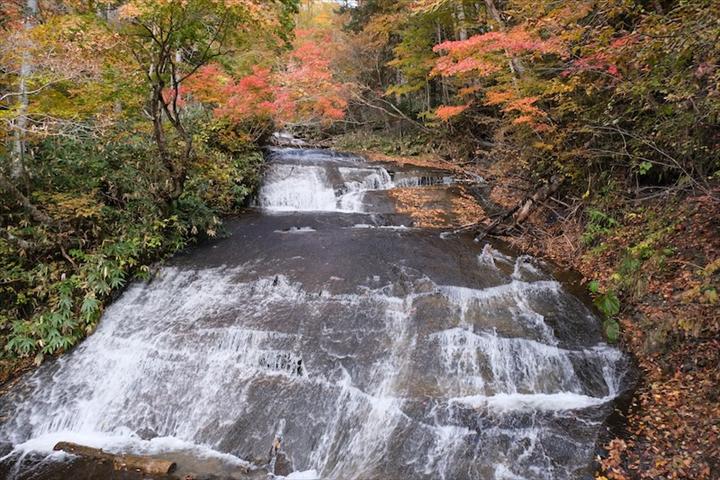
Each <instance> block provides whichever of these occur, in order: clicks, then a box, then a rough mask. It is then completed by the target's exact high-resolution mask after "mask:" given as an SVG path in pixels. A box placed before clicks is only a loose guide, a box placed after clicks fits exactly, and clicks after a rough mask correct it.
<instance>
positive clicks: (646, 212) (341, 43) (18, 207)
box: [0, 0, 720, 479]
mask: <svg viewBox="0 0 720 480" xmlns="http://www.w3.org/2000/svg"><path fill="white" fill-rule="evenodd" d="M0 9H1V11H0V32H1V35H2V36H1V37H0V122H2V128H0V159H1V160H2V161H1V164H0V190H1V191H2V197H1V198H0V272H1V273H2V276H1V277H0V345H1V346H2V354H1V355H2V358H3V359H2V364H3V366H4V375H5V376H6V377H7V376H8V375H10V373H11V372H13V371H14V370H15V369H16V368H17V366H18V364H20V365H25V364H29V363H33V362H34V363H40V362H42V361H43V359H44V358H45V357H46V356H48V355H54V354H58V353H62V352H64V351H67V350H68V349H70V348H71V347H72V346H73V345H75V344H76V343H77V342H78V341H80V340H81V339H82V338H84V337H85V335H87V334H89V333H91V332H92V331H93V329H94V327H95V326H96V324H97V321H98V320H99V318H100V315H101V313H102V310H103V308H104V306H105V305H107V303H108V302H109V301H111V300H112V298H113V297H114V296H115V295H117V293H118V292H120V291H121V289H122V288H123V286H124V285H126V284H127V283H128V282H129V281H130V280H132V279H133V278H148V277H149V276H150V275H151V274H152V268H151V266H152V265H153V263H154V262H156V261H157V260H159V259H162V258H164V257H166V256H168V255H171V254H173V253H174V252H177V251H179V250H181V249H183V248H185V247H186V246H188V245H189V244H191V243H192V242H195V241H198V240H203V239H206V238H210V237H214V236H216V235H221V234H222V217H223V216H224V215H230V214H233V213H237V212H238V211H240V210H241V209H242V208H243V207H244V206H245V205H247V202H248V201H249V200H250V199H251V198H252V196H253V193H254V190H255V188H256V187H257V185H258V182H259V179H260V177H261V173H262V155H261V152H260V150H259V147H261V146H262V145H264V144H265V143H266V142H267V140H268V137H269V135H270V134H271V133H272V132H273V131H274V130H276V129H281V128H284V129H288V130H289V131H292V132H294V133H296V134H298V135H301V136H303V137H305V138H307V139H310V140H311V141H313V142H316V143H318V144H324V145H335V146H337V147H340V148H345V149H349V150H357V151H367V152H373V153H381V154H384V155H391V156H400V157H418V156H419V157H423V156H431V157H433V158H435V159H436V161H437V162H441V163H445V164H451V165H452V166H453V168H457V169H459V170H460V171H463V172H467V173H468V175H470V176H471V177H472V178H476V177H477V176H478V175H479V176H482V177H483V178H485V180H486V181H487V182H488V183H489V184H490V185H491V186H492V194H491V200H492V201H493V202H495V204H497V205H498V206H499V208H501V209H504V211H505V212H510V213H513V212H512V211H513V209H516V208H517V206H518V205H522V204H523V203H524V202H527V199H528V198H529V197H531V196H532V195H533V193H534V192H536V191H538V189H542V188H543V187H546V188H547V187H548V186H550V185H552V186H553V194H552V195H549V196H548V197H547V198H546V199H543V201H542V202H538V203H540V204H539V205H535V206H534V208H535V207H537V208H535V210H534V212H533V215H532V216H529V217H528V218H527V219H523V220H524V221H523V222H522V223H520V222H517V221H516V220H517V216H516V215H514V216H510V217H508V218H505V219H502V220H504V221H505V222H504V223H506V225H504V226H503V228H502V229H496V230H495V231H494V232H489V231H488V230H489V229H490V228H491V227H493V228H495V227H496V226H497V225H496V220H497V218H478V219H477V224H476V225H470V226H469V227H470V229H474V230H476V231H477V232H479V233H481V234H487V233H492V234H494V235H499V236H502V237H503V238H505V239H506V240H508V241H509V242H510V243H512V244H513V245H515V246H516V247H518V248H520V249H523V250H526V251H529V252H531V253H533V254H536V255H541V256H544V257H546V258H550V259H552V260H554V261H556V262H558V263H560V264H562V265H565V266H568V267H572V268H574V269H577V270H579V271H580V272H581V273H582V274H583V275H584V276H585V277H586V279H587V280H588V284H587V286H588V289H589V290H590V291H591V293H592V295H593V296H594V298H595V303H596V306H597V307H598V309H599V311H600V312H601V313H602V314H603V316H604V326H605V331H606V334H607V336H608V338H609V339H610V340H611V341H621V342H623V344H624V345H625V348H626V349H628V350H629V351H631V352H633V353H634V354H635V355H636V356H637V357H638V362H639V364H640V366H641V368H642V370H643V372H644V379H643V380H642V382H641V386H640V388H639V390H638V393H637V394H636V398H635V404H636V407H637V408H636V410H632V409H631V413H630V417H629V420H628V432H626V433H627V435H626V437H624V438H618V439H615V440H613V442H614V443H611V444H609V446H608V450H607V452H606V454H605V455H604V458H603V459H602V462H601V463H602V473H603V476H606V477H607V478H611V479H613V478H614V479H623V478H629V477H640V478H693V479H709V478H714V477H715V476H717V475H720V465H718V458H720V451H718V448H719V447H718V445H720V440H719V437H718V436H719V435H720V425H719V424H718V423H717V418H718V417H719V415H718V403H720V402H719V401H718V399H719V397H718V395H720V394H719V393H718V390H717V385H718V383H719V382H720V378H718V375H719V373H718V371H717V370H718V369H717V365H718V362H720V353H718V352H719V351H720V314H718V306H717V305H718V288H720V286H719V285H720V256H719V255H718V252H719V251H720V245H719V244H718V243H719V242H720V224H719V221H720V220H719V210H720V208H719V206H718V205H719V198H720V191H719V190H718V183H719V180H720V148H719V147H720V68H719V65H718V62H719V60H720V42H719V40H720V4H718V2H716V1H712V0H605V1H599V0H577V1H574V2H557V1H554V0H534V1H532V2H531V1H528V0H478V1H461V0H400V1H386V0H364V1H357V2H344V3H343V2H322V1H312V0H303V1H299V0H274V1H259V0H186V1H183V2H179V1H173V0H163V1H152V0H129V1H116V0H97V1H80V0H71V1H60V0H13V1H10V2H3V4H2V6H1V7H0ZM18 362H19V363H18ZM634 408H635V407H634ZM632 412H636V413H632ZM678 412H680V413H678ZM633 415H634V416H633Z"/></svg>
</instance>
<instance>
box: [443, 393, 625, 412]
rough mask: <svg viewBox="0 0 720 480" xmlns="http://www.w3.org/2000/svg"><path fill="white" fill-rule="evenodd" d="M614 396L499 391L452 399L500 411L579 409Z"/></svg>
mask: <svg viewBox="0 0 720 480" xmlns="http://www.w3.org/2000/svg"><path fill="white" fill-rule="evenodd" d="M612 398H613V397H602V398H597V397H590V396H588V395H582V394H579V393H572V392H558V393H498V394H496V395H490V396H485V395H473V396H467V397H459V398H453V399H452V401H454V402H457V403H462V404H465V405H468V406H471V407H473V408H481V407H488V408H490V409H493V410H496V411H499V412H508V411H519V410H523V411H528V410H539V411H562V410H579V409H583V408H589V407H594V406H597V405H602V404H604V403H607V402H608V401H610V400H611V399H612Z"/></svg>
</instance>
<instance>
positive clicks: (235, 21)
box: [120, 0, 297, 202]
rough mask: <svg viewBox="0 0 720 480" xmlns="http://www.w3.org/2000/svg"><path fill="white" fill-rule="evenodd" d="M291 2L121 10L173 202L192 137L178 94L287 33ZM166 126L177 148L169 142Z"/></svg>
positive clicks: (198, 2)
mask: <svg viewBox="0 0 720 480" xmlns="http://www.w3.org/2000/svg"><path fill="white" fill-rule="evenodd" d="M296 9H297V3H296V1H295V0H276V1H270V2H265V1H256V0H242V1H236V0H222V1H215V0H189V1H184V2H180V1H169V2H155V1H149V0H131V1H129V2H128V3H126V4H124V5H123V6H122V7H121V9H120V17H121V19H123V20H124V21H125V22H126V23H127V28H125V29H124V30H123V35H124V36H125V38H126V39H127V41H128V42H129V43H130V45H131V49H132V52H133V55H134V57H135V60H136V62H137V65H138V68H139V69H140V70H141V71H143V72H144V73H145V75H146V80H147V84H148V87H149V90H150V92H149V100H148V108H147V113H148V115H149V117H150V118H151V120H152V125H153V136H154V139H155V144H156V146H157V149H158V155H159V156H160V159H161V161H162V164H163V165H164V167H165V170H166V172H167V174H168V182H167V186H166V188H164V191H163V194H162V196H163V197H164V199H165V201H166V202H172V201H173V200H175V199H177V198H178V197H179V196H180V195H181V194H182V192H183V188H184V184H185V181H186V179H187V172H188V168H189V163H190V161H191V159H192V157H193V136H192V132H190V131H188V128H187V125H186V124H185V122H184V119H183V110H182V107H181V105H180V102H179V97H180V95H179V93H180V91H181V88H182V84H183V82H185V81H186V80H187V79H188V78H189V77H190V76H192V75H193V74H194V73H196V72H197V71H198V70H199V69H200V68H201V67H203V66H205V65H207V64H208V63H210V62H211V61H212V60H215V59H220V58H222V57H224V56H227V55H228V54H230V53H232V52H233V51H235V49H238V48H242V47H243V45H247V44H248V43H250V42H254V41H257V38H263V37H264V38H265V39H267V40H272V38H271V37H275V38H278V39H282V38H284V37H286V35H287V29H288V27H289V23H288V19H289V18H290V16H289V15H290V14H291V13H293V12H295V11H296ZM165 122H167V123H169V125H170V126H171V127H172V129H173V131H174V133H175V134H176V136H177V139H178V141H179V144H180V147H179V148H178V149H176V148H174V145H172V144H171V143H170V139H169V137H168V133H167V132H166V129H165Z"/></svg>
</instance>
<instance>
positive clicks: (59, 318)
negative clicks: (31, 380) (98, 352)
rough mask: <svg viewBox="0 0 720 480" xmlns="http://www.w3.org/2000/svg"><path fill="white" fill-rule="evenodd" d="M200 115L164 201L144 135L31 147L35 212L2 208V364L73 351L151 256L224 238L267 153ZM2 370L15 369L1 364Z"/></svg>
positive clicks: (143, 274) (146, 272) (141, 274)
mask: <svg viewBox="0 0 720 480" xmlns="http://www.w3.org/2000/svg"><path fill="white" fill-rule="evenodd" d="M198 115H200V116H201V117H202V118H198V119H197V124H198V125H199V127H198V129H197V130H196V135H195V137H196V144H195V145H196V155H195V157H194V160H193V162H192V164H191V166H190V170H189V175H188V178H187V181H186V184H185V189H184V192H183V194H182V195H181V196H180V197H179V198H177V199H176V200H175V201H173V202H172V203H170V204H168V205H166V204H164V203H163V202H160V201H158V191H159V190H160V188H161V186H160V185H159V183H160V182H162V181H163V179H164V177H163V175H162V172H161V171H159V167H158V162H157V159H156V153H155V149H154V148H153V145H152V144H151V142H150V139H149V138H148V137H147V136H145V135H142V134H140V133H127V132H123V131H116V132H115V134H114V135H113V136H112V138H102V139H98V140H95V141H91V140H77V139H65V138H58V137H53V138H48V139H46V140H44V141H42V142H39V143H37V144H35V145H33V147H32V148H33V152H34V154H33V156H32V158H31V161H30V163H29V164H28V165H27V168H29V169H31V170H32V171H33V176H32V178H31V179H30V181H29V185H28V186H27V188H28V190H29V191H30V192H31V193H30V195H29V198H30V199H31V201H32V202H33V205H34V207H35V208H37V209H39V210H41V211H42V212H44V213H45V214H47V215H48V216H49V217H51V218H53V219H54V223H53V224H44V223H39V222H35V221H32V220H30V219H28V217H27V215H26V212H25V211H24V210H23V209H22V208H21V206H20V205H19V204H18V203H17V202H2V204H0V208H2V210H1V211H0V222H1V223H0V228H2V230H3V233H4V235H3V237H2V238H0V272H2V278H0V300H1V301H0V344H1V346H2V356H3V357H4V358H5V362H4V365H5V366H6V367H8V368H10V367H12V365H14V362H13V361H12V360H13V359H18V358H23V357H28V356H31V357H33V358H34V360H35V361H36V362H40V361H42V359H43V357H44V356H45V355H52V354H56V353H59V352H63V351H66V350H67V349H69V348H71V347H72V346H73V345H75V344H76V343H77V342H78V341H79V340H81V339H82V338H84V337H85V335H87V334H89V333H91V332H92V331H93V329H94V328H95V326H96V324H97V322H98V320H99V318H100V315H101V313H102V311H103V308H104V307H105V306H106V305H107V303H108V302H109V301H110V300H111V299H112V298H113V296H114V295H116V294H117V293H118V292H119V291H120V290H121V289H122V288H123V287H124V286H125V285H127V283H128V282H129V281H131V280H132V279H135V278H140V279H146V278H149V277H150V276H151V274H152V264H153V263H154V262H156V261H158V260H160V259H162V258H165V257H167V256H168V255H171V254H173V253H175V252H177V251H179V250H181V249H183V248H185V247H186V246H188V245H189V244H191V243H193V242H195V241H198V240H201V239H203V238H208V237H215V236H217V235H220V234H222V223H221V218H222V216H223V215H227V214H231V213H233V212H236V211H238V209H239V208H241V207H242V206H243V205H244V204H245V203H246V201H247V200H248V199H249V197H250V195H251V194H252V193H253V191H254V189H255V188H256V187H257V185H258V182H259V178H260V174H261V166H262V155H261V153H260V152H259V150H258V149H257V147H255V146H254V144H252V143H247V142H245V141H243V140H238V139H237V136H236V135H235V134H234V132H233V131H232V128H231V127H229V126H228V125H224V124H222V123H220V122H216V121H212V119H211V118H209V117H207V116H203V115H202V114H201V113H198ZM5 373H6V374H7V373H8V372H5Z"/></svg>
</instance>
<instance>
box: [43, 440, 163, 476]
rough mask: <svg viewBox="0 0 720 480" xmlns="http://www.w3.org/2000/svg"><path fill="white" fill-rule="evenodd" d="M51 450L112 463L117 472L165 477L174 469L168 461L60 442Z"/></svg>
mask: <svg viewBox="0 0 720 480" xmlns="http://www.w3.org/2000/svg"><path fill="white" fill-rule="evenodd" d="M53 450H62V451H64V452H68V453H72V454H73V455H78V456H81V457H85V458H88V459H90V460H93V461H96V462H108V463H112V465H113V468H114V469H115V470H118V471H124V470H125V471H130V470H139V471H141V472H143V473H145V474H147V475H167V474H169V473H172V472H173V471H174V470H175V468H176V464H175V462H171V461H169V460H161V459H157V458H150V457H142V456H138V455H119V454H114V453H108V452H104V451H103V450H101V449H99V448H92V447H86V446H84V445H78V444H76V443H70V442H60V443H58V444H57V445H55V447H54V448H53Z"/></svg>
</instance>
